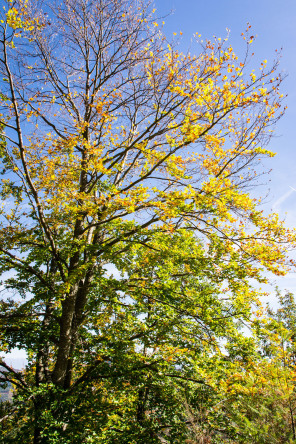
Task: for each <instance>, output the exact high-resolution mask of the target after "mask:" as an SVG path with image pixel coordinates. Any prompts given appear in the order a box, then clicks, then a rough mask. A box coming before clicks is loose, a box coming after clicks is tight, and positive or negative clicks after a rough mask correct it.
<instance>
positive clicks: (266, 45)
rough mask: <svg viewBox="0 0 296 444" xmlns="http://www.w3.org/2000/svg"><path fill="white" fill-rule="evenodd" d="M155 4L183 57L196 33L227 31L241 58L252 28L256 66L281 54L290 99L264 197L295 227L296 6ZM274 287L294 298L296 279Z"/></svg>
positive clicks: (272, 1) (190, 0) (266, 0)
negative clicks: (244, 34) (247, 31)
mask: <svg viewBox="0 0 296 444" xmlns="http://www.w3.org/2000/svg"><path fill="white" fill-rule="evenodd" d="M155 4H156V8H157V13H158V14H159V15H166V14H167V13H169V12H170V11H172V14H171V15H169V16H168V17H166V18H165V27H164V32H165V34H166V35H167V37H170V36H171V35H172V33H173V32H179V31H182V32H183V36H182V42H181V47H182V49H183V50H184V51H185V50H186V49H187V48H188V47H189V46H190V43H191V38H192V35H193V34H194V33H196V32H198V33H199V34H201V35H202V38H209V39H211V38H212V37H213V36H214V35H215V36H217V37H222V38H223V37H225V36H226V33H227V32H226V28H228V29H230V38H229V41H230V43H231V44H232V46H233V47H234V50H235V51H236V52H237V53H238V54H242V53H243V50H244V42H243V40H242V37H241V33H242V32H244V31H245V29H246V26H247V23H250V24H251V27H252V28H251V29H252V35H255V36H256V40H255V42H254V43H253V45H252V50H253V51H254V53H255V56H254V65H256V63H257V64H258V65H260V63H261V61H262V60H264V59H267V60H268V61H269V62H270V63H272V61H273V59H274V56H275V50H276V49H277V50H280V49H282V58H281V63H280V70H281V71H282V72H283V73H284V74H287V77H286V79H285V81H284V83H283V85H282V92H283V93H284V94H288V97H287V100H286V104H287V106H288V108H287V111H286V114H285V116H284V117H283V118H282V119H281V121H280V122H279V123H278V125H277V127H276V131H275V137H274V138H273V139H272V141H271V144H270V148H271V149H272V150H273V151H274V152H276V153H277V155H276V157H274V158H273V159H270V160H268V161H266V162H265V165H266V170H270V169H272V171H271V172H270V174H269V176H268V177H266V178H265V179H264V182H265V185H263V186H262V189H261V195H266V193H267V192H268V190H269V193H268V196H267V198H266V203H265V205H264V206H265V209H266V210H267V211H268V210H271V209H272V210H274V211H276V212H278V213H279V214H280V216H281V218H282V219H285V220H286V224H287V225H288V226H290V227H293V226H296V174H295V173H296V171H295V170H296V168H295V167H296V137H295V129H296V25H295V23H296V0H283V1H281V2H280V1H278V0H257V1H255V0H248V1H246V0H245V1H243V0H220V1H219V0H212V1H201V0H156V1H155ZM254 67H255V66H254ZM290 187H293V188H295V191H294V190H293V189H291V188H290ZM273 282H274V284H275V285H278V286H279V287H280V288H281V289H285V288H287V289H289V290H291V291H293V292H295V294H296V273H292V274H291V273H289V274H288V275H287V276H286V277H285V278H278V279H274V280H273ZM271 291H272V289H271ZM271 300H273V299H272V298H271Z"/></svg>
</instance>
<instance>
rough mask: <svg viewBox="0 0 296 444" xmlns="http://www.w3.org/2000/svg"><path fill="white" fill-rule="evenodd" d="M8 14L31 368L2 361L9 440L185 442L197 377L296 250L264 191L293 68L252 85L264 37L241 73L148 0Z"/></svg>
mask: <svg viewBox="0 0 296 444" xmlns="http://www.w3.org/2000/svg"><path fill="white" fill-rule="evenodd" d="M5 8H6V9H5V10H4V12H3V15H2V21H1V39H0V44H1V58H0V70H1V74H2V76H3V82H2V87H1V88H2V89H1V125H2V143H1V156H2V164H3V171H2V177H3V179H2V189H1V195H2V199H3V202H4V204H3V206H2V209H1V227H0V252H1V255H0V266H1V272H2V273H4V282H3V285H4V287H5V289H6V294H5V295H4V297H3V299H2V301H1V309H2V313H1V317H0V320H1V324H2V330H3V332H4V335H5V339H3V345H2V349H3V350H4V351H8V350H10V349H11V348H13V347H15V346H17V347H21V348H25V349H26V350H27V351H28V355H29V365H28V368H27V370H26V372H25V373H23V372H18V371H15V370H14V369H12V368H10V367H9V366H8V365H7V364H6V363H5V362H4V361H2V363H1V365H2V369H3V371H2V377H1V381H3V382H5V381H10V382H12V383H13V384H14V385H15V386H16V387H17V392H18V396H19V397H16V398H15V406H12V411H11V414H12V415H15V416H12V418H13V420H14V421H18V422H17V424H18V426H17V427H18V432H17V436H16V435H15V431H14V430H11V429H10V428H9V421H10V419H9V417H8V418H6V419H5V421H4V424H6V425H5V426H4V432H5V433H6V436H5V435H4V436H5V439H6V442H9V440H10V442H18V440H19V441H22V442H24V440H27V442H31V441H32V439H33V438H32V436H34V443H40V442H42V443H45V442H56V441H57V440H59V441H60V439H62V440H63V442H65V443H66V442H71V443H73V442H81V441H82V440H84V441H85V442H104V443H106V442H118V439H120V442H122V443H124V442H139V440H145V442H151V443H152V442H160V439H168V440H169V442H178V440H179V442H184V439H186V436H187V435H186V434H188V428H186V421H184V417H186V402H187V401H186V396H185V395H186V393H185V392H186V390H187V391H188V390H189V388H190V387H191V385H192V384H204V383H206V384H208V382H206V380H207V378H206V375H205V373H204V372H205V371H204V370H203V369H202V365H201V364H198V363H199V362H202V357H203V356H204V357H205V356H206V355H207V354H210V353H211V351H210V350H214V349H217V347H218V346H219V343H221V339H222V338H225V339H226V340H228V339H229V338H232V341H233V340H234V339H233V338H234V337H236V336H237V337H238V336H239V333H238V327H239V320H242V319H245V320H246V321H247V319H248V318H249V315H250V313H251V312H250V309H251V304H254V303H256V301H257V295H256V292H255V291H254V290H252V289H251V288H250V285H249V279H250V278H255V279H258V280H259V281H261V280H263V279H264V277H263V274H262V271H263V269H268V270H270V271H273V272H275V273H284V271H285V267H286V253H285V250H286V248H287V243H289V242H290V243H293V242H294V235H293V234H291V233H290V232H289V231H288V230H286V229H285V228H284V227H283V225H282V224H281V223H280V222H279V221H278V218H277V216H276V215H270V216H268V217H264V215H263V213H262V212H261V211H260V210H259V209H257V207H256V205H257V202H256V200H255V199H252V198H251V197H250V195H249V193H248V192H249V188H250V187H251V185H252V183H254V180H255V179H256V171H255V168H256V165H258V162H259V160H260V159H261V157H262V156H264V155H267V156H272V155H273V154H272V153H271V152H269V151H268V150H267V149H266V147H265V146H266V143H267V142H268V141H269V139H270V135H271V133H270V131H271V129H272V125H273V124H274V123H275V121H276V120H277V119H278V118H279V116H280V115H281V111H280V107H281V103H280V102H281V96H280V94H279V92H278V87H279V84H280V82H281V79H280V76H279V75H278V74H277V73H276V69H277V63H275V64H274V65H273V66H272V67H270V68H267V64H266V61H264V62H263V63H262V65H261V68H260V70H259V74H257V77H256V74H255V72H253V71H252V72H247V67H246V64H247V61H248V51H249V45H250V44H251V41H252V37H250V38H248V41H247V49H246V57H245V58H244V59H243V60H242V61H239V60H238V58H237V56H236V55H235V54H234V52H233V49H232V47H231V46H227V42H226V41H223V42H221V40H219V39H217V40H216V41H214V42H213V43H212V42H209V41H207V42H205V43H204V44H203V46H201V51H200V52H199V54H198V55H192V54H190V53H188V54H182V53H180V52H179V51H178V49H177V47H176V44H175V43H170V44H169V43H168V42H167V41H166V39H165V37H164V36H163V35H162V33H161V32H160V31H159V28H160V24H159V23H157V22H156V21H155V18H154V16H153V13H154V12H153V11H152V10H151V9H152V8H151V5H149V4H148V5H147V2H145V4H144V3H142V2H132V1H127V0H116V1H109V0H96V1H91V0H78V1H77V0H75V1H74V0H73V1H72V0H69V1H68V0H67V1H66V0H65V1H63V2H62V3H59V2H46V1H42V2H38V1H37V2H33V1H32V2H31V1H16V2H14V1H8V3H6V4H5ZM111 266H113V267H115V270H117V272H118V273H119V277H118V276H117V275H116V273H117V272H116V273H115V272H114V274H115V276H112V275H111V276H110V273H108V272H106V270H108V269H109V270H110V267H111ZM113 269H114V268H113ZM5 273H6V274H5ZM222 295H224V296H222ZM219 341H220V342H219ZM209 378H210V376H209ZM190 384H191V385H190ZM209 385H210V384H209ZM181 398H182V399H183V400H185V401H186V402H185V401H184V402H183V401H182V402H181ZM91 408H93V409H94V410H95V411H92V410H90V409H91ZM184 409H185V410H184ZM27 415H31V416H32V415H34V421H35V422H34V424H32V422H28V421H27ZM5 430H6V431H5ZM161 436H162V438H161ZM108 440H109V441H108Z"/></svg>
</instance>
